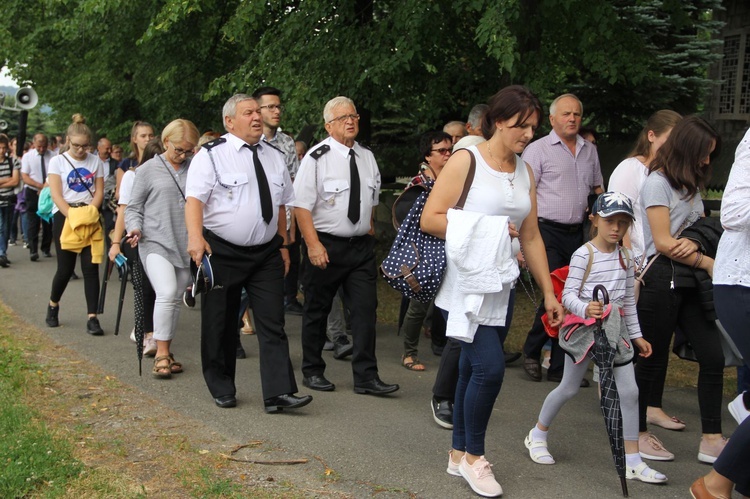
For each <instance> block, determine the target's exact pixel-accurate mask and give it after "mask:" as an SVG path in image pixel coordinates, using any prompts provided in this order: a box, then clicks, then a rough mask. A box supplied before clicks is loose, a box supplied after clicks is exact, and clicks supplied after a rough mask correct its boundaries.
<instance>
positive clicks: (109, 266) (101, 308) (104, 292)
mask: <svg viewBox="0 0 750 499" xmlns="http://www.w3.org/2000/svg"><path fill="white" fill-rule="evenodd" d="M113 266H114V263H113V262H112V261H111V260H107V266H106V267H105V269H104V275H103V276H102V286H101V291H100V292H99V305H98V306H97V307H96V313H97V314H103V313H104V300H105V299H106V298H107V282H108V281H109V276H110V275H111V274H112V267H113Z"/></svg>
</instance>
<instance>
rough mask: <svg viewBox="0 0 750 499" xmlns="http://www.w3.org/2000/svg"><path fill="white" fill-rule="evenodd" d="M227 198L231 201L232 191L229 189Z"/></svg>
mask: <svg viewBox="0 0 750 499" xmlns="http://www.w3.org/2000/svg"><path fill="white" fill-rule="evenodd" d="M227 197H228V198H229V199H230V200H231V199H232V197H233V194H232V189H229V193H228V194H227Z"/></svg>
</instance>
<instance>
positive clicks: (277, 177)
mask: <svg viewBox="0 0 750 499" xmlns="http://www.w3.org/2000/svg"><path fill="white" fill-rule="evenodd" d="M222 138H223V139H225V140H226V142H225V143H222V144H218V145H216V146H214V147H212V148H211V149H210V152H209V149H206V148H205V147H202V148H201V150H200V151H198V154H196V155H195V157H194V158H193V160H192V162H191V163H190V169H189V170H188V177H187V184H186V191H185V196H186V197H193V198H196V199H197V200H199V201H200V202H202V203H204V205H205V206H204V208H203V226H204V227H205V228H206V229H208V230H210V231H211V232H213V233H214V234H216V235H217V236H219V237H221V238H222V239H224V240H226V241H228V242H230V243H232V244H237V245H239V246H257V245H259V244H264V243H267V242H269V241H270V240H271V239H272V238H273V236H274V235H275V234H277V232H278V218H279V206H282V205H286V204H287V203H290V202H291V201H293V200H294V190H293V189H292V180H291V178H290V177H289V172H288V171H287V169H286V163H285V161H284V155H283V154H282V153H281V152H280V151H279V150H278V149H276V148H274V147H272V146H270V145H268V144H266V143H264V142H263V141H261V142H260V143H259V147H258V157H259V158H260V162H261V164H262V165H263V171H264V172H265V173H266V178H267V179H268V186H269V188H270V190H271V201H272V203H273V218H272V219H271V222H270V223H268V224H266V222H265V221H264V220H263V216H262V214H261V206H260V194H259V191H258V179H257V177H256V176H255V167H254V166H253V151H251V150H250V149H248V148H246V147H243V146H244V145H245V141H243V140H242V139H240V138H239V137H237V136H236V135H232V134H231V133H227V134H224V135H223V136H222ZM209 154H210V155H211V157H213V162H214V165H215V166H216V171H214V167H213V166H212V163H211V157H209ZM217 173H218V177H217ZM221 184H224V186H226V187H224V186H222V185H221Z"/></svg>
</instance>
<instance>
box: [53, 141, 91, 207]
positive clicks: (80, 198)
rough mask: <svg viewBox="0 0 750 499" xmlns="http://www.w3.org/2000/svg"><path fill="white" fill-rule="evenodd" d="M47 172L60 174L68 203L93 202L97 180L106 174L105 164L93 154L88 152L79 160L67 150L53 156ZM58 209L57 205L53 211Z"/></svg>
mask: <svg viewBox="0 0 750 499" xmlns="http://www.w3.org/2000/svg"><path fill="white" fill-rule="evenodd" d="M66 158H67V159H68V160H70V163H68V161H66ZM71 163H72V164H73V165H72V166H71ZM73 166H75V170H74V169H73ZM47 172H48V173H49V174H50V175H59V176H60V180H61V181H62V195H63V199H64V200H65V202H66V203H68V204H73V203H86V204H91V201H92V200H93V194H94V193H95V192H96V182H95V180H96V179H97V178H102V177H103V176H104V165H103V164H102V162H101V160H100V159H99V158H98V157H97V156H94V155H93V154H86V157H85V158H83V159H82V160H80V161H79V160H77V159H74V158H73V157H72V156H70V154H68V153H67V152H66V153H63V154H60V155H58V156H54V157H53V158H52V161H50V164H49V168H48V169H47ZM89 191H91V192H90V193H89ZM57 211H58V208H57V206H55V207H54V208H53V209H52V213H57Z"/></svg>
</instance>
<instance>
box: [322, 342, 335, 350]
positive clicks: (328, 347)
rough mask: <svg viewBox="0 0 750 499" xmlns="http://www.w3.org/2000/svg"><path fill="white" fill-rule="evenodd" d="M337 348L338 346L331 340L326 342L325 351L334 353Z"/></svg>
mask: <svg viewBox="0 0 750 499" xmlns="http://www.w3.org/2000/svg"><path fill="white" fill-rule="evenodd" d="M334 348H336V345H335V344H334V343H333V342H332V341H331V340H326V342H325V343H324V344H323V350H324V351H326V352H332V351H333V349H334Z"/></svg>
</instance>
